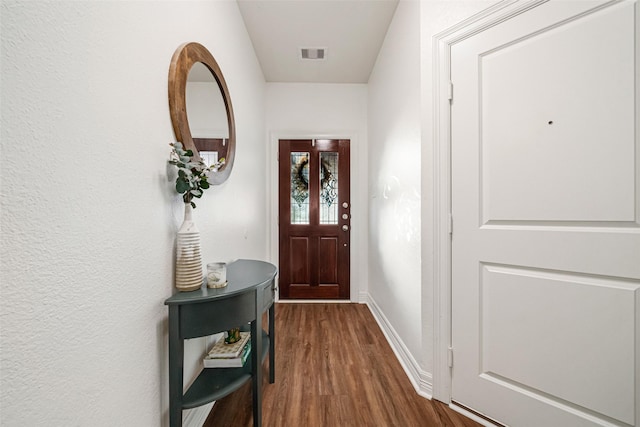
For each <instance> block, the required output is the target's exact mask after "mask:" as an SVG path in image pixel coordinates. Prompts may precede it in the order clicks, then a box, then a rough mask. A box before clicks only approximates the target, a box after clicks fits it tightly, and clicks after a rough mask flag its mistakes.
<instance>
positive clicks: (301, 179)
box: [291, 155, 337, 206]
mask: <svg viewBox="0 0 640 427" xmlns="http://www.w3.org/2000/svg"><path fill="white" fill-rule="evenodd" d="M320 168H321V169H320V186H321V197H322V198H324V199H325V201H326V202H327V204H328V205H329V206H331V204H332V203H333V202H334V201H335V199H336V197H337V191H336V188H335V185H336V179H335V178H334V176H333V174H332V173H331V165H329V163H328V162H327V161H326V160H322V161H321V162H320ZM291 187H292V188H291V197H292V198H293V199H294V200H295V201H296V202H297V203H298V206H301V205H302V203H304V201H305V200H307V198H308V197H309V156H308V155H305V156H302V157H300V158H299V159H298V161H297V162H296V163H295V165H294V166H293V170H292V173H291Z"/></svg>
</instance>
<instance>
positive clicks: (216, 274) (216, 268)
mask: <svg viewBox="0 0 640 427" xmlns="http://www.w3.org/2000/svg"><path fill="white" fill-rule="evenodd" d="M207 286H208V287H210V288H224V287H225V286H227V264H226V263H224V262H211V263H209V264H207Z"/></svg>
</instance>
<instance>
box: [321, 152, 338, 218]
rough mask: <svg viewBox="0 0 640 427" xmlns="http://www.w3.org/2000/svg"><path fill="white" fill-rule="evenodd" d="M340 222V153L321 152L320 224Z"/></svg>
mask: <svg viewBox="0 0 640 427" xmlns="http://www.w3.org/2000/svg"><path fill="white" fill-rule="evenodd" d="M337 223H338V153H335V152H330V151H325V152H321V153H320V224H337Z"/></svg>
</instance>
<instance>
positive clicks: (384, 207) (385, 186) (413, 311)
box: [368, 0, 421, 360]
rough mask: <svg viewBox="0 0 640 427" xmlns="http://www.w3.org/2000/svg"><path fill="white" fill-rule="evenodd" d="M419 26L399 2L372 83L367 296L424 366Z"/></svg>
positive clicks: (415, 11) (413, 5)
mask: <svg viewBox="0 0 640 427" xmlns="http://www.w3.org/2000/svg"><path fill="white" fill-rule="evenodd" d="M419 25H420V20H419V4H418V2H417V1H414V0H401V1H400V3H399V4H398V8H397V9H396V13H395V15H394V18H393V21H392V23H391V26H390V27H389V30H388V32H387V37H386V38H385V41H384V44H383V46H382V49H381V51H380V54H379V55H378V60H377V62H376V65H375V68H374V70H373V72H372V73H371V77H370V79H369V116H368V121H369V186H370V190H369V197H370V199H369V292H370V294H371V296H372V298H373V299H374V300H375V302H376V303H377V304H378V306H379V307H380V310H381V311H382V312H383V313H384V315H385V317H386V318H387V319H388V320H389V322H390V323H391V325H392V326H393V328H394V329H395V330H396V332H397V333H398V335H399V336H400V339H402V341H403V342H404V344H405V345H406V347H407V348H408V349H409V351H410V352H411V354H412V355H413V357H414V358H415V359H416V360H420V359H421V357H420V352H421V331H420V324H421V322H420V316H421V308H420V302H421V301H420V296H421V276H420V263H421V255H420V239H421V233H420V132H421V130H420V26H419Z"/></svg>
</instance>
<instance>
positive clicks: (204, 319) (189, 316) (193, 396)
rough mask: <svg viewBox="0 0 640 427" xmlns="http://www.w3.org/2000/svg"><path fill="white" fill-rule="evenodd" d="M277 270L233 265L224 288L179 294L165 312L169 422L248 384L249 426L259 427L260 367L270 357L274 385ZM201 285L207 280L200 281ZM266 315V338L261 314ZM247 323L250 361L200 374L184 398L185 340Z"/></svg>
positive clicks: (250, 263)
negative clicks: (250, 400) (250, 398)
mask: <svg viewBox="0 0 640 427" xmlns="http://www.w3.org/2000/svg"><path fill="white" fill-rule="evenodd" d="M275 276H276V267H275V266H274V265H273V264H269V263H267V262H263V261H254V260H246V259H242V260H237V261H234V262H232V263H230V264H228V265H227V281H228V285H227V286H226V287H224V288H221V289H210V288H207V286H206V284H205V283H203V285H202V287H201V288H200V289H197V290H195V291H191V292H180V293H177V294H175V295H174V296H172V297H171V298H169V299H167V300H166V301H165V302H164V303H165V305H167V306H169V420H170V425H171V426H172V427H176V426H181V425H182V410H183V409H189V408H195V407H197V406H201V405H204V404H206V403H209V402H212V401H214V400H218V399H221V398H223V397H224V396H226V395H228V394H229V393H231V392H233V391H235V390H237V389H238V388H240V386H242V385H243V384H244V383H245V382H247V381H248V380H249V379H251V380H252V382H253V425H254V426H260V425H261V424H262V361H263V360H264V358H265V357H266V355H267V353H268V354H269V382H270V383H273V382H274V381H275V369H274V367H275V352H274V350H275V348H274V341H275V339H274V338H275V335H274V333H275V323H274V316H275V312H274V310H275V305H274V303H273V302H274V296H275ZM205 281H206V280H205ZM266 310H269V333H268V334H267V333H266V332H265V331H264V330H263V329H262V313H264V312H265V311H266ZM248 323H250V324H251V327H250V330H251V357H250V358H249V360H247V362H246V364H245V366H244V367H242V368H205V369H203V370H202V372H201V373H200V375H198V377H197V378H196V380H195V381H194V382H193V384H192V385H191V386H190V387H189V389H188V390H187V391H186V392H185V393H183V381H184V372H183V368H184V340H185V339H188V338H196V337H202V336H206V335H213V334H215V333H218V332H222V331H226V330H229V329H232V328H235V327H238V326H241V325H246V324H248Z"/></svg>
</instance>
